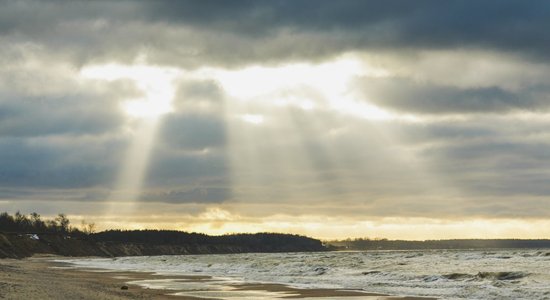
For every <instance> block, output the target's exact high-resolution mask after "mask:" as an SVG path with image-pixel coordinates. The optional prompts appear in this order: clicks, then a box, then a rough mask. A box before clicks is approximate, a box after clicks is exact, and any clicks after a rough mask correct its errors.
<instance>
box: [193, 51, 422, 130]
mask: <svg viewBox="0 0 550 300" xmlns="http://www.w3.org/2000/svg"><path fill="white" fill-rule="evenodd" d="M201 72H202V74H203V76H204V77H209V78H215V79H216V80H217V81H219V82H220V83H221V86H222V87H223V89H224V90H225V92H226V93H227V94H228V95H229V96H231V97H232V98H233V99H234V100H236V101H242V102H245V103H256V104H262V105H266V106H270V105H273V106H290V107H297V108H300V109H302V110H314V109H327V110H331V111H335V112H338V113H342V114H346V115H351V116H355V117H359V118H364V119H367V120H373V121H383V120H394V119H402V120H408V121H411V120H413V118H412V117H410V116H402V115H398V114H395V113H392V112H389V111H386V110H384V109H382V108H380V107H378V106H376V105H374V104H372V103H369V102H368V101H365V99H360V98H361V97H360V96H357V95H354V94H353V93H351V92H350V87H351V85H352V83H353V80H354V79H355V78H357V77H363V76H365V77H373V78H375V77H386V76H389V74H388V72H387V71H385V70H382V69H378V68H374V67H372V66H369V65H368V64H367V63H366V62H364V61H362V60H360V59H359V58H357V57H354V56H353V55H346V56H343V57H340V58H338V59H336V60H333V61H329V62H325V63H321V64H309V63H296V64H288V65H282V66H274V67H265V66H251V67H247V68H244V69H240V70H220V69H203V70H202V71H201Z"/></svg>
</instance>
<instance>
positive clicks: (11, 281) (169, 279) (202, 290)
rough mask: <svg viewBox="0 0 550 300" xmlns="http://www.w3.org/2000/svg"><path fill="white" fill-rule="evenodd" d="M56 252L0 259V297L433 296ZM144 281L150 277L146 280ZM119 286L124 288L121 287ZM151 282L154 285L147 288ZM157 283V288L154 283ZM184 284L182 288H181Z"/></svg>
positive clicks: (410, 299) (390, 299) (188, 299)
mask: <svg viewBox="0 0 550 300" xmlns="http://www.w3.org/2000/svg"><path fill="white" fill-rule="evenodd" d="M65 258H66V257H61V256H34V257H31V258H25V259H19V260H18V259H1V260H0V298H5V299H59V298H60V297H62V298H73V299H75V298H78V299H180V300H199V299H202V300H206V299H208V300H212V299H227V298H233V299H237V298H234V297H243V298H247V297H250V298H254V297H255V298H256V299H319V300H322V299H349V300H354V299H371V300H374V299H378V300H399V299H401V300H433V299H436V298H427V297H408V296H404V297H401V296H393V295H385V294H378V293H368V292H366V291H363V290H340V289H319V288H314V289H302V288H296V287H291V286H288V285H284V284H276V283H243V282H229V281H220V280H218V279H216V278H213V277H211V276H203V275H200V276H196V275H190V276H182V275H158V274H154V273H147V272H133V271H132V272H128V271H111V270H103V269H85V268H78V267H73V266H72V265H71V264H69V263H62V262H55V261H54V259H65ZM148 283H154V284H151V285H148ZM122 286H126V287H128V289H121V287H122ZM153 286H155V287H156V288H152V287H153ZM159 286H161V288H158V287H159ZM182 286H187V287H188V288H182Z"/></svg>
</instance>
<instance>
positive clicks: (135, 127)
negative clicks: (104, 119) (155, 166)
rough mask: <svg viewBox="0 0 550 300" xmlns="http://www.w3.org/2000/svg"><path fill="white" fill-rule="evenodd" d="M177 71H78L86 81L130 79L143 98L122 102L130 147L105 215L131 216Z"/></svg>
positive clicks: (144, 68)
mask: <svg viewBox="0 0 550 300" xmlns="http://www.w3.org/2000/svg"><path fill="white" fill-rule="evenodd" d="M180 73H181V72H180V71H179V70H177V69H173V68H162V67H156V66H148V65H119V64H106V65H94V66H88V67H85V68H83V69H82V70H81V75H82V76H83V77H84V78H86V79H95V80H106V81H115V80H123V79H129V80H131V81H132V82H133V83H134V84H135V86H136V87H137V88H138V90H139V91H140V92H141V93H142V95H141V96H140V97H138V98H136V99H127V100H126V101H124V102H122V104H121V109H122V110H123V111H124V112H125V113H126V115H127V134H128V136H129V138H130V141H131V142H130V144H129V147H128V149H127V152H126V155H125V157H124V161H123V162H122V165H121V168H120V171H119V174H118V179H117V182H116V184H115V187H114V188H113V189H112V191H111V193H110V195H109V197H108V199H107V201H106V203H107V204H106V207H105V214H106V215H120V214H121V212H124V214H131V213H132V212H133V211H134V209H135V205H136V202H137V200H139V196H140V193H141V187H142V184H143V181H144V178H145V176H146V173H147V165H148V162H149V157H150V155H151V150H152V148H153V145H154V142H155V138H156V135H157V131H158V128H159V125H160V120H161V117H162V115H164V114H166V113H169V112H171V111H172V100H173V98H174V94H175V87H174V85H173V84H174V80H175V79H176V78H177V77H178V76H179V75H180Z"/></svg>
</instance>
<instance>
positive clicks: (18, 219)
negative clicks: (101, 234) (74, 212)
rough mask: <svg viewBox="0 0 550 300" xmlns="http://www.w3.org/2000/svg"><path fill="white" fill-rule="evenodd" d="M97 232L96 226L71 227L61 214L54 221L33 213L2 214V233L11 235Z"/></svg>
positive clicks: (0, 214)
mask: <svg viewBox="0 0 550 300" xmlns="http://www.w3.org/2000/svg"><path fill="white" fill-rule="evenodd" d="M94 230H95V224H93V223H86V222H82V226H81V228H78V227H75V226H71V221H70V220H69V218H67V215H65V214H63V213H60V214H58V215H57V216H56V217H55V218H52V219H44V220H43V219H42V217H41V216H40V215H39V214H38V213H36V212H33V213H31V214H29V215H28V216H27V215H25V214H22V213H21V212H19V211H18V212H16V213H15V214H14V215H10V214H8V213H7V212H3V213H0V232H9V233H67V234H73V235H86V234H91V233H93V232H94Z"/></svg>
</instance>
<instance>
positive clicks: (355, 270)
mask: <svg viewBox="0 0 550 300" xmlns="http://www.w3.org/2000/svg"><path fill="white" fill-rule="evenodd" d="M66 261H68V262H71V263H73V264H75V265H77V266H82V267H94V268H104V269H110V270H125V271H147V272H157V273H160V274H166V275H175V274H178V275H211V276H214V277H219V278H224V279H225V280H232V281H238V282H272V283H284V284H289V285H292V286H297V287H301V288H304V287H306V288H315V287H322V288H327V287H328V288H350V289H363V290H365V291H368V292H379V293H386V294H391V295H409V296H435V297H439V298H442V299H550V249H546V250H481V251H480V250H472V251H465V250H433V251H368V252H321V253H253V254H230V255H185V256H150V257H121V258H115V259H75V260H66ZM172 284H177V283H172Z"/></svg>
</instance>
